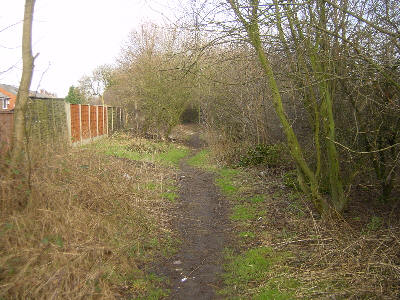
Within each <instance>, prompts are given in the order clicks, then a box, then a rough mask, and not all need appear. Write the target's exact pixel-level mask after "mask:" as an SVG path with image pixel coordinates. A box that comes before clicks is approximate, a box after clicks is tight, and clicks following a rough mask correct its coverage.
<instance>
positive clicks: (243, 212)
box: [231, 205, 257, 221]
mask: <svg viewBox="0 0 400 300" xmlns="http://www.w3.org/2000/svg"><path fill="white" fill-rule="evenodd" d="M256 217H257V215H256V209H255V208H254V207H251V206H246V205H236V206H235V207H234V208H233V214H232V216H231V219H232V220H233V221H247V220H253V219H255V218H256Z"/></svg>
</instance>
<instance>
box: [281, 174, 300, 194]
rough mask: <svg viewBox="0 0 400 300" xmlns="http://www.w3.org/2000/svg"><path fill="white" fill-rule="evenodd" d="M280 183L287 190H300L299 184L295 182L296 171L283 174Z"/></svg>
mask: <svg viewBox="0 0 400 300" xmlns="http://www.w3.org/2000/svg"><path fill="white" fill-rule="evenodd" d="M282 182H283V184H284V185H285V186H286V187H288V188H292V189H295V190H298V189H299V188H300V186H299V182H298V180H297V171H296V170H292V171H288V172H286V173H284V174H283V176H282Z"/></svg>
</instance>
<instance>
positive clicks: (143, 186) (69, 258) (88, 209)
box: [0, 136, 185, 299]
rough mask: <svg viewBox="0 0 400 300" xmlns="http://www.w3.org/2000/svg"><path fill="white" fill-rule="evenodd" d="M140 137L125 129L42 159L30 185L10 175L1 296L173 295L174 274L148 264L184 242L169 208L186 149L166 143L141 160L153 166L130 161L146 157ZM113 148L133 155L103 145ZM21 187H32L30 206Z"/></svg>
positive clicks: (4, 195)
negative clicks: (138, 145)
mask: <svg viewBox="0 0 400 300" xmlns="http://www.w3.org/2000/svg"><path fill="white" fill-rule="evenodd" d="M132 144H134V143H133V141H132V140H131V139H129V140H128V139H126V138H125V137H122V136H120V137H118V140H117V141H116V140H107V141H103V142H102V143H100V142H99V144H95V145H92V146H87V147H85V148H76V149H73V150H72V151H70V152H64V153H59V154H56V155H51V156H49V157H46V158H45V159H42V160H37V161H34V162H33V165H34V169H32V174H31V177H30V188H29V187H28V186H27V185H26V184H23V182H22V181H21V180H20V179H19V178H18V177H15V176H14V177H10V178H8V177H4V176H2V178H1V182H0V192H1V200H0V204H1V212H0V287H1V288H0V299H28V298H29V299H50V298H51V299H95V298H96V299H116V298H118V299H119V298H133V299H140V298H142V299H144V298H149V299H160V298H163V297H165V296H166V295H167V294H168V290H166V289H165V288H164V287H165V286H166V284H165V279H163V278H159V277H157V276H155V275H151V272H147V270H146V265H147V264H148V263H149V262H153V261H154V260H155V259H158V258H159V257H169V256H171V255H172V254H173V253H175V251H176V249H177V247H178V246H179V241H178V239H177V237H176V236H175V234H174V233H173V232H172V231H171V230H170V225H169V224H170V220H169V219H168V216H167V215H166V214H165V212H164V211H165V209H168V208H169V206H170V205H172V204H171V201H174V200H175V194H174V193H175V188H174V186H175V178H176V174H175V171H174V169H173V168H170V167H169V166H172V165H176V164H177V161H178V158H179V157H181V156H182V155H183V153H184V152H185V150H184V149H177V148H173V147H171V146H169V145H165V144H162V145H160V149H162V150H160V151H159V148H157V149H156V152H157V153H156V154H155V155H153V154H144V153H143V152H140V160H142V159H143V160H146V159H147V158H148V157H151V158H152V159H153V158H154V159H153V160H152V162H153V163H152V164H147V163H137V162H133V161H131V160H130V159H135V160H136V158H137V154H136V153H135V152H134V151H131V150H129V149H128V147H129V146H131V145H132ZM153 145H154V144H153ZM108 147H110V148H111V149H112V151H113V152H114V153H115V151H117V152H118V151H120V152H118V153H120V154H122V155H121V156H122V157H124V159H123V160H121V159H120V158H119V155H115V156H116V157H114V155H112V156H111V155H109V156H107V155H103V154H102V152H101V151H99V149H101V150H104V151H107V149H108ZM157 147H158V146H157ZM94 149H95V150H94ZM164 150H165V151H164ZM138 153H139V152H138ZM167 153H168V154H167ZM171 153H174V154H171ZM176 153H179V155H178V154H176ZM144 158H146V159H144ZM3 167H4V166H3ZM19 186H20V187H21V188H20V189H23V188H25V190H26V192H25V193H24V195H26V202H25V203H23V204H22V205H18V203H19V202H18V201H19V200H18V199H20V195H21V193H22V192H21V191H19V189H18V188H16V187H19Z"/></svg>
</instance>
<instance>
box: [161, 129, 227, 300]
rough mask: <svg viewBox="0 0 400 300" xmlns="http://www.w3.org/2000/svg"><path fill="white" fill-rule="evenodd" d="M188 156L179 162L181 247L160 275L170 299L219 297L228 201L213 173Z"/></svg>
mask: <svg viewBox="0 0 400 300" xmlns="http://www.w3.org/2000/svg"><path fill="white" fill-rule="evenodd" d="M190 145H191V146H192V148H199V147H201V145H202V143H201V140H200V139H199V137H198V136H197V135H194V136H193V137H192V138H191V139H190ZM196 152H197V150H193V151H192V155H194V154H195V153H196ZM189 158H190V157H189ZM187 159H188V158H187ZM187 159H185V160H184V161H182V162H181V164H180V169H181V174H180V193H179V196H180V197H179V200H178V201H179V203H178V205H177V212H176V214H177V216H176V219H175V224H174V225H175V227H176V228H177V230H178V231H179V233H180V234H181V237H182V241H183V243H182V248H181V249H180V251H179V253H178V254H176V255H175V256H174V257H173V258H171V259H170V260H168V261H167V262H166V263H165V264H164V265H163V266H162V267H161V274H162V275H164V276H167V277H168V278H169V281H170V284H171V294H170V298H171V299H217V298H218V297H217V296H216V294H215V288H216V287H217V286H218V285H219V282H218V281H219V277H218V274H219V273H220V272H221V271H222V250H223V248H224V246H225V243H226V242H227V231H226V229H227V217H226V216H227V213H226V204H225V203H224V201H225V200H224V199H223V198H222V197H221V196H220V195H219V193H218V191H217V188H216V186H215V185H214V176H213V174H211V173H209V172H205V171H203V170H200V169H197V168H194V167H191V166H189V165H188V164H187Z"/></svg>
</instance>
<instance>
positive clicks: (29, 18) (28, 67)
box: [11, 0, 37, 165]
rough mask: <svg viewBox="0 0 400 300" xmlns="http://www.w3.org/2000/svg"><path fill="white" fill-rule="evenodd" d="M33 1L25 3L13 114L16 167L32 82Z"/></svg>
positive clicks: (14, 162) (19, 157) (14, 163)
mask: <svg viewBox="0 0 400 300" xmlns="http://www.w3.org/2000/svg"><path fill="white" fill-rule="evenodd" d="M34 7H35V0H26V1H25V12H24V25H23V34H22V61H23V69H22V76H21V82H20V85H19V89H18V94H17V99H16V103H15V112H14V135H13V143H12V154H11V155H12V160H11V161H12V164H13V165H16V164H17V163H18V161H19V160H20V159H21V158H22V156H23V153H24V148H25V138H26V136H25V111H26V105H27V103H28V99H29V89H30V86H31V82H32V74H33V68H34V60H35V58H36V56H37V55H36V56H35V57H33V56H32V22H33V12H34Z"/></svg>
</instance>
